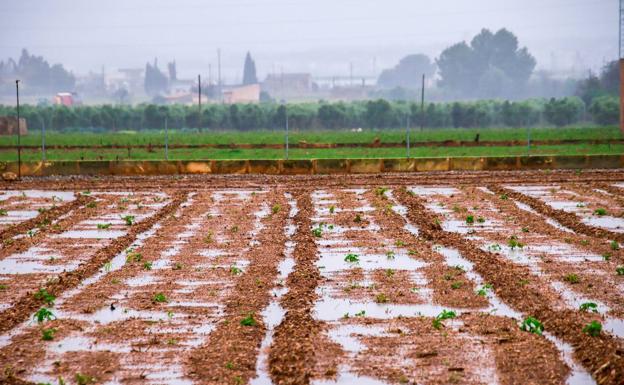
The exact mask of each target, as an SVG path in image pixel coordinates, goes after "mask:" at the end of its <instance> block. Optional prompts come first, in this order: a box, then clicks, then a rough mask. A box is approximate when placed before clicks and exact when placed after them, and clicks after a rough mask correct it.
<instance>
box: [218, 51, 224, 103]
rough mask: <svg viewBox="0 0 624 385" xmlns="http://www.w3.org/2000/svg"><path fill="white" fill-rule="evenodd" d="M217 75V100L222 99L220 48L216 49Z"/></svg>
mask: <svg viewBox="0 0 624 385" xmlns="http://www.w3.org/2000/svg"><path fill="white" fill-rule="evenodd" d="M217 77H218V87H217V88H218V92H219V100H220V101H223V92H221V48H219V49H217Z"/></svg>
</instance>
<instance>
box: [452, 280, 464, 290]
mask: <svg viewBox="0 0 624 385" xmlns="http://www.w3.org/2000/svg"><path fill="white" fill-rule="evenodd" d="M463 285H464V283H463V282H461V281H456V282H453V283H452V284H451V288H452V289H453V290H457V289H461V287H462V286H463Z"/></svg>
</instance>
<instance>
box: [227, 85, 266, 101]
mask: <svg viewBox="0 0 624 385" xmlns="http://www.w3.org/2000/svg"><path fill="white" fill-rule="evenodd" d="M259 101H260V85H259V84H250V85H247V86H238V87H227V88H224V89H223V103H225V104H235V103H258V102H259Z"/></svg>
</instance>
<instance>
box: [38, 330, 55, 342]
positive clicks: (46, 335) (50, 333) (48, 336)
mask: <svg viewBox="0 0 624 385" xmlns="http://www.w3.org/2000/svg"><path fill="white" fill-rule="evenodd" d="M54 333H56V329H54V328H49V329H41V339H42V340H44V341H52V340H53V339H54Z"/></svg>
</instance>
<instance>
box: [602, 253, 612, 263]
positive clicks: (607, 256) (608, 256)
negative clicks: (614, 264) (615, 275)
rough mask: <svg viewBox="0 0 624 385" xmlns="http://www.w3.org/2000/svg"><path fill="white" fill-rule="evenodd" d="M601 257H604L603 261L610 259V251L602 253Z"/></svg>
mask: <svg viewBox="0 0 624 385" xmlns="http://www.w3.org/2000/svg"><path fill="white" fill-rule="evenodd" d="M602 259H604V260H605V261H609V260H611V253H604V254H602Z"/></svg>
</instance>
